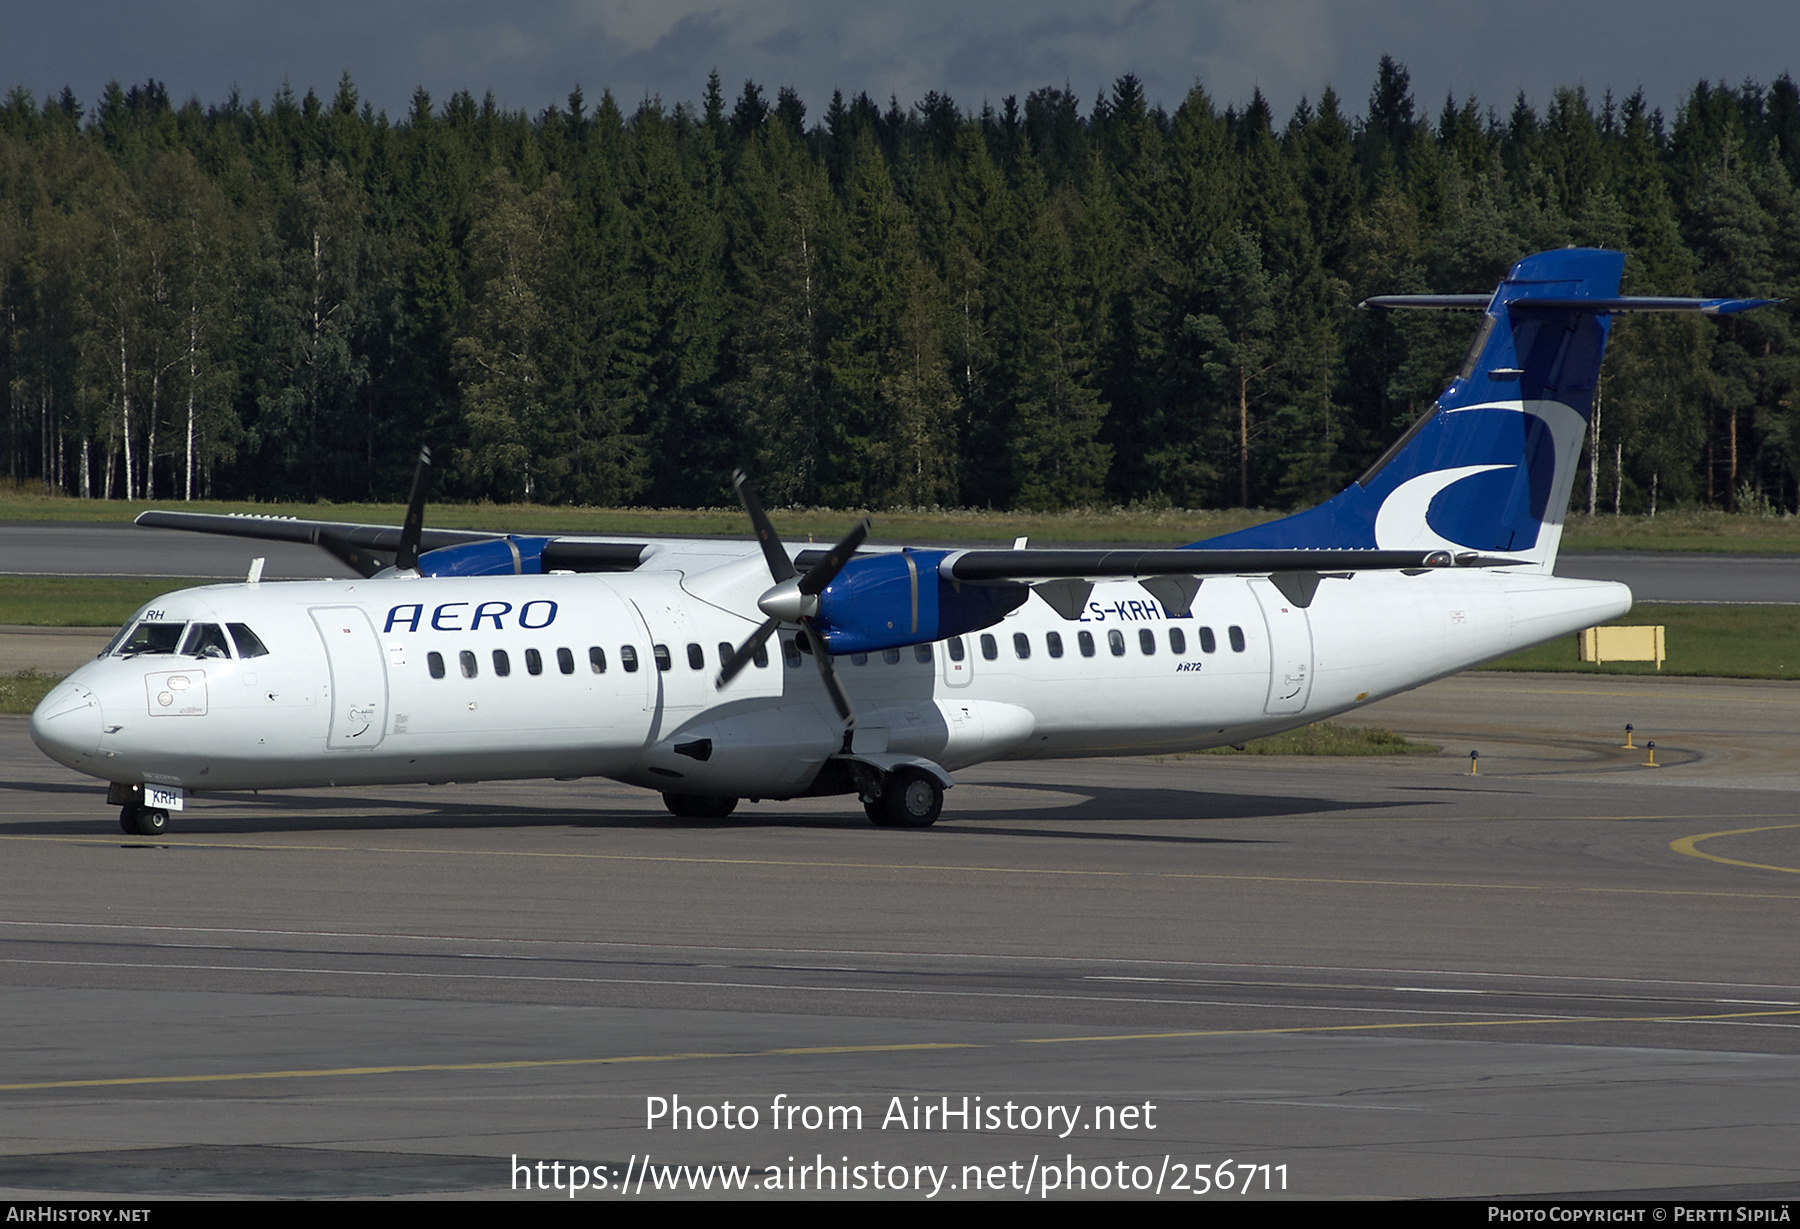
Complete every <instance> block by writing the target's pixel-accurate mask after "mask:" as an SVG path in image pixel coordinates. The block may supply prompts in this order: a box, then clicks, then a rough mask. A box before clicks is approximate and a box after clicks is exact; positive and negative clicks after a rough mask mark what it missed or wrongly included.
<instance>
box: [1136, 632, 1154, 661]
mask: <svg viewBox="0 0 1800 1229" xmlns="http://www.w3.org/2000/svg"><path fill="white" fill-rule="evenodd" d="M1138 652H1140V653H1142V654H1143V655H1144V656H1145V657H1155V656H1156V633H1155V632H1153V631H1151V630H1150V629H1149V628H1147V627H1140V628H1138Z"/></svg>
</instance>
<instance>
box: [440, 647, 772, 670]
mask: <svg viewBox="0 0 1800 1229" xmlns="http://www.w3.org/2000/svg"><path fill="white" fill-rule="evenodd" d="M736 651H737V650H736V649H734V648H733V647H732V646H731V644H730V643H729V642H727V641H724V640H721V641H719V665H720V666H721V667H723V666H724V664H725V663H726V661H728V660H729V659H730V657H731V655H732V654H733V653H734V652H736ZM650 653H651V656H652V657H653V658H655V660H656V668H657V669H658V670H665V671H666V670H672V669H674V667H675V660H674V658H673V657H672V656H671V655H670V653H669V646H668V645H666V644H656V645H652V646H650ZM456 658H457V665H458V666H459V667H460V668H461V670H462V676H463V677H464V678H466V679H472V678H475V677H477V676H478V675H479V674H480V673H481V659H480V658H479V657H478V656H477V655H476V653H475V651H474V650H473V649H463V650H461V651H460V652H458V653H457V654H456ZM587 658H588V669H589V670H590V671H591V672H592V673H594V674H605V673H606V650H605V649H603V648H601V647H600V646H599V645H597V644H596V645H590V646H589V648H588V651H587ZM752 660H753V661H755V663H756V664H757V666H759V667H763V668H766V667H767V666H768V664H769V651H768V649H767V648H766V647H765V646H762V645H758V646H757V649H756V655H755V656H754V657H753V658H752ZM687 662H688V666H689V668H691V669H694V670H704V669H705V668H706V651H705V650H704V649H702V648H701V647H700V646H699V645H697V644H690V645H688V646H687ZM619 666H620V668H622V669H623V670H624V671H625V673H627V674H635V673H637V668H638V651H637V649H636V648H634V647H633V646H631V645H629V644H625V645H620V646H619ZM425 667H426V669H427V670H429V671H430V672H431V677H432V678H434V679H441V678H443V677H444V676H445V675H446V674H447V673H448V669H447V667H446V666H445V663H444V655H443V654H442V653H439V652H437V651H435V650H434V651H432V652H429V653H427V654H425ZM556 668H557V670H558V671H559V672H561V673H563V674H573V673H575V654H574V652H573V651H572V650H570V649H557V650H556ZM493 670H494V674H495V675H496V676H498V677H500V678H506V677H508V676H509V675H511V674H512V654H510V653H508V652H507V651H506V650H505V649H495V650H494V651H493ZM543 672H544V655H543V654H542V653H540V652H538V650H536V649H526V650H525V673H527V674H533V675H536V674H542V673H543Z"/></svg>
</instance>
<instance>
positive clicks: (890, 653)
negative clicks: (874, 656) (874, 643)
mask: <svg viewBox="0 0 1800 1229" xmlns="http://www.w3.org/2000/svg"><path fill="white" fill-rule="evenodd" d="M881 660H882V661H885V662H886V663H887V664H888V665H890V666H897V665H899V664H900V650H899V649H883V650H881Z"/></svg>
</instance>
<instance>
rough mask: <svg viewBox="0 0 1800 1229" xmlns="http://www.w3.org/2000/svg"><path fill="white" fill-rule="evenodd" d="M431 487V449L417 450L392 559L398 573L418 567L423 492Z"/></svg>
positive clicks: (423, 529) (422, 518)
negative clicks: (397, 551)
mask: <svg viewBox="0 0 1800 1229" xmlns="http://www.w3.org/2000/svg"><path fill="white" fill-rule="evenodd" d="M430 486H431V449H429V448H427V447H424V446H423V445H421V446H420V448H419V465H418V468H417V469H415V470H413V484H412V494H411V495H410V496H408V497H407V500H406V519H405V520H404V521H402V522H400V551H399V553H398V554H397V555H396V556H395V557H394V567H395V569H396V570H398V571H402V572H404V571H408V570H410V569H413V568H417V567H418V566H419V536H420V535H421V534H423V533H424V532H425V492H426V490H427V489H428V488H429V487H430Z"/></svg>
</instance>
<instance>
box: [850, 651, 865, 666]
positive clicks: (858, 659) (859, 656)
mask: <svg viewBox="0 0 1800 1229" xmlns="http://www.w3.org/2000/svg"><path fill="white" fill-rule="evenodd" d="M850 664H851V665H853V666H866V665H868V664H869V655H868V654H867V653H852V654H850Z"/></svg>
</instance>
